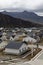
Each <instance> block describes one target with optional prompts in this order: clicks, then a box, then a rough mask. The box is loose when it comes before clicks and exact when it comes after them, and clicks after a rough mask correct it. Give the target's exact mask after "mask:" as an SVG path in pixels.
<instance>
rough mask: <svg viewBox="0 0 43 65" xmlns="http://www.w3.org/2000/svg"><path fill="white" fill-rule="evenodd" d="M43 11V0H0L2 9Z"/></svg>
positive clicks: (0, 8)
mask: <svg viewBox="0 0 43 65" xmlns="http://www.w3.org/2000/svg"><path fill="white" fill-rule="evenodd" d="M3 10H6V11H24V10H27V11H34V12H37V11H38V12H39V11H43V0H0V11H3Z"/></svg>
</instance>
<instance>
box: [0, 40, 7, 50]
mask: <svg viewBox="0 0 43 65" xmlns="http://www.w3.org/2000/svg"><path fill="white" fill-rule="evenodd" d="M7 44H8V42H7V41H2V40H1V39H0V51H2V50H3V49H4V48H5V46H6V45H7Z"/></svg>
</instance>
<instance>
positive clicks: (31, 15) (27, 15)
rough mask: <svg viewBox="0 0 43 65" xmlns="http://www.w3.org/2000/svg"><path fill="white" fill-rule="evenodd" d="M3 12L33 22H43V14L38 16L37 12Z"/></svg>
mask: <svg viewBox="0 0 43 65" xmlns="http://www.w3.org/2000/svg"><path fill="white" fill-rule="evenodd" d="M2 13H3V14H7V15H10V16H12V17H14V18H20V19H23V20H27V21H28V20H29V21H32V22H35V23H36V22H37V23H42V24H43V17H42V16H38V15H37V14H35V13H34V12H27V11H23V12H6V11H4V12H2Z"/></svg>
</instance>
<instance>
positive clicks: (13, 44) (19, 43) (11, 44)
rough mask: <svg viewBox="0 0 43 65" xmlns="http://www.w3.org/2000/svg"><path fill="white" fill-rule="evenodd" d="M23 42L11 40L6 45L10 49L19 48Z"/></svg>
mask: <svg viewBox="0 0 43 65" xmlns="http://www.w3.org/2000/svg"><path fill="white" fill-rule="evenodd" d="M22 44H23V42H14V41H11V42H9V44H8V45H7V46H6V48H10V49H19V48H20V47H21V46H22Z"/></svg>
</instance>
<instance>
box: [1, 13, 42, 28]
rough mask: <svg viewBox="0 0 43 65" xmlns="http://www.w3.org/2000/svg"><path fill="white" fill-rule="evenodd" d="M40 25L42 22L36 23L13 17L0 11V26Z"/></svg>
mask: <svg viewBox="0 0 43 65" xmlns="http://www.w3.org/2000/svg"><path fill="white" fill-rule="evenodd" d="M35 26H36V27H40V26H43V24H39V23H38V24H37V23H34V22H31V21H29V20H28V21H26V20H22V19H19V18H14V17H11V16H9V15H6V14H2V13H0V27H8V28H9V27H35Z"/></svg>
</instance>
